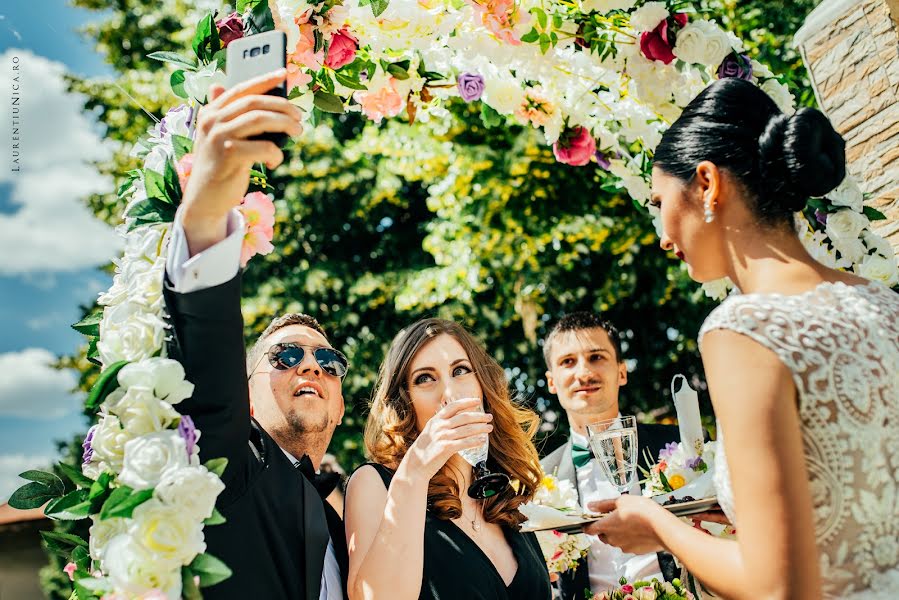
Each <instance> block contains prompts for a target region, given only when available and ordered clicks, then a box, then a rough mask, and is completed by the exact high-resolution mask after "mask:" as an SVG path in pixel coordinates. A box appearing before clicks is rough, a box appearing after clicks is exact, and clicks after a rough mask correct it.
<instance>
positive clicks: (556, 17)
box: [553, 14, 562, 29]
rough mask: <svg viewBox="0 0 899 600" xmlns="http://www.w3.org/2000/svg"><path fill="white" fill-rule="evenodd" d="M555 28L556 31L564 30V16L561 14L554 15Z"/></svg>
mask: <svg viewBox="0 0 899 600" xmlns="http://www.w3.org/2000/svg"><path fill="white" fill-rule="evenodd" d="M553 27H554V28H555V29H561V28H562V15H560V14H554V15H553Z"/></svg>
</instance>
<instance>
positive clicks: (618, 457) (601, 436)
mask: <svg viewBox="0 0 899 600" xmlns="http://www.w3.org/2000/svg"><path fill="white" fill-rule="evenodd" d="M587 436H588V438H589V440H590V448H591V449H592V450H593V457H594V458H595V459H596V462H598V463H599V467H600V468H601V469H602V471H603V474H604V475H605V476H606V478H608V480H609V481H610V482H611V483H612V485H614V486H615V487H617V488H618V492H619V493H621V494H627V493H629V492H630V490H631V488H632V487H633V486H634V484H635V483H636V482H637V461H638V460H639V458H640V454H639V450H638V448H637V419H636V417H630V416H628V417H616V418H614V419H607V420H605V421H600V422H598V423H591V424H590V425H587Z"/></svg>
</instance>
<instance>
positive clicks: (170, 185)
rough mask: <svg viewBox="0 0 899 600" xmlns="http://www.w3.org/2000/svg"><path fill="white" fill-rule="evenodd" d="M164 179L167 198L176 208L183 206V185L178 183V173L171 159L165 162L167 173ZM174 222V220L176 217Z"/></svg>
mask: <svg viewBox="0 0 899 600" xmlns="http://www.w3.org/2000/svg"><path fill="white" fill-rule="evenodd" d="M162 177H163V181H164V182H165V195H166V198H168V199H169V200H171V201H172V203H173V204H175V205H176V206H177V205H178V204H181V183H180V181H178V171H177V170H176V169H175V162H174V161H173V160H172V159H171V158H169V159H168V160H167V161H165V173H164V174H163V176H162ZM172 220H174V216H173V217H172Z"/></svg>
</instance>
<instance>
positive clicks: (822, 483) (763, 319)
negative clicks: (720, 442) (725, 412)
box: [699, 283, 899, 599]
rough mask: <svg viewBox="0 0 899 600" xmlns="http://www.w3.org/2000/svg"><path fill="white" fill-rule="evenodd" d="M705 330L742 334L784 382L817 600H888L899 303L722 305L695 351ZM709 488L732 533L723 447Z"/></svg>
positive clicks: (896, 594) (815, 296)
mask: <svg viewBox="0 0 899 600" xmlns="http://www.w3.org/2000/svg"><path fill="white" fill-rule="evenodd" d="M714 329H727V330H731V331H735V332H738V333H741V334H744V335H747V336H749V337H750V338H752V339H753V340H755V341H756V342H758V343H759V344H761V345H763V346H764V347H765V348H768V349H770V350H771V351H773V352H774V353H776V354H777V356H778V357H779V358H780V360H781V361H783V363H784V364H785V365H786V366H787V367H788V368H789V369H790V371H791V372H792V373H793V381H794V383H795V384H796V388H797V390H798V395H799V416H800V419H801V422H802V436H803V442H804V446H805V464H806V468H807V469H808V473H809V483H810V486H811V492H812V501H813V503H814V509H815V537H816V539H817V544H818V550H819V553H820V565H821V577H822V580H823V582H824V591H825V595H826V597H827V598H847V597H849V596H856V595H857V594H859V592H864V595H863V597H864V598H866V599H871V598H877V599H880V598H883V599H886V598H891V599H896V598H899V294H896V293H894V292H892V291H891V290H889V289H888V288H887V287H885V286H883V285H880V284H877V283H869V284H866V285H861V286H851V285H846V284H843V283H824V284H821V285H819V286H818V287H816V288H815V289H813V290H810V291H808V292H805V293H803V294H799V295H794V296H783V295H775V294H744V295H737V296H731V297H730V298H728V299H727V300H725V301H724V302H723V303H722V304H721V305H720V306H719V307H718V308H716V309H715V310H714V311H713V312H712V314H710V315H709V317H708V318H707V319H706V321H705V323H704V324H703V326H702V329H701V331H700V334H699V338H700V347H701V344H702V336H703V335H704V334H705V333H706V332H708V331H711V330H714ZM720 434H721V435H723V434H724V432H720ZM715 485H716V488H717V492H718V500H719V502H720V503H721V507H722V508H723V509H724V512H725V513H726V514H727V516H728V517H729V518H730V519H731V521H732V522H733V523H734V524H735V525H736V527H737V532H738V535H739V515H735V514H734V506H733V492H732V490H731V486H730V476H729V473H728V470H727V459H726V457H725V456H724V448H723V447H722V448H721V449H720V454H719V458H718V460H716V473H715ZM859 597H861V596H859Z"/></svg>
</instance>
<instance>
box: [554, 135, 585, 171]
mask: <svg viewBox="0 0 899 600" xmlns="http://www.w3.org/2000/svg"><path fill="white" fill-rule="evenodd" d="M595 152H596V140H594V139H593V136H592V135H590V131H589V130H588V129H587V128H586V127H580V126H578V127H575V128H573V129H568V130H566V131H565V132H564V133H563V134H562V135H561V136H560V137H559V141H557V142H556V143H555V144H553V154H554V155H555V156H556V160H557V161H559V162H560V163H564V164H566V165H572V166H575V167H581V166H583V165H586V164H587V163H589V162H590V159H591V158H592V157H593V154H594V153H595Z"/></svg>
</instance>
